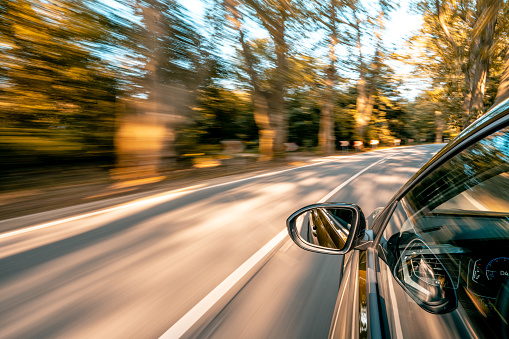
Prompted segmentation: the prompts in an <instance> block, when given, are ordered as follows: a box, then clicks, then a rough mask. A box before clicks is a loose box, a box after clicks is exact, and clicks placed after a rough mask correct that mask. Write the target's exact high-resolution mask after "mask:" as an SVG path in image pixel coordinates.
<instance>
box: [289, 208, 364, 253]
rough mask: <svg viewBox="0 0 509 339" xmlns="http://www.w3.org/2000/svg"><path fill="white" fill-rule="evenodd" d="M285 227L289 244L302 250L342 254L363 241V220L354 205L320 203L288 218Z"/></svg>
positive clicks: (360, 212) (362, 216)
mask: <svg viewBox="0 0 509 339" xmlns="http://www.w3.org/2000/svg"><path fill="white" fill-rule="evenodd" d="M286 226H287V228H288V233H289V235H290V237H291V238H292V240H293V241H294V242H295V243H296V244H297V245H298V246H299V247H301V248H303V249H305V250H308V251H312V252H318V253H326V254H345V253H348V252H349V251H350V250H352V249H353V248H354V247H355V246H357V245H358V244H359V242H360V240H361V239H362V238H363V237H364V233H365V230H366V219H365V217H364V213H362V210H361V209H360V207H359V206H357V205H354V204H347V203H319V204H312V205H309V206H306V207H303V208H301V209H299V210H298V211H296V212H295V213H293V214H292V215H290V217H289V218H288V219H287V220H286Z"/></svg>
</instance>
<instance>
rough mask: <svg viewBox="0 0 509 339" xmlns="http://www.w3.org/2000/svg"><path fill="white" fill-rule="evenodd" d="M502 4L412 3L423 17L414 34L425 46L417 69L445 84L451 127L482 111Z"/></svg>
mask: <svg viewBox="0 0 509 339" xmlns="http://www.w3.org/2000/svg"><path fill="white" fill-rule="evenodd" d="M506 7H507V5H506V4H504V2H503V1H502V0H477V1H474V0H470V1H462V2H452V1H440V0H433V1H419V2H417V3H416V9H417V10H418V11H420V12H421V13H423V16H424V25H423V28H422V29H421V31H420V33H419V34H418V36H417V37H414V41H418V40H420V41H422V42H423V46H424V47H425V49H424V50H425V55H424V56H423V58H422V59H421V60H420V61H419V63H420V64H421V66H420V68H421V70H422V71H424V72H426V73H428V74H427V76H429V74H430V73H431V74H432V75H433V76H432V77H433V79H434V86H435V87H438V86H444V88H445V91H444V94H445V95H447V96H448V97H449V98H444V102H445V101H447V102H448V103H447V106H448V107H447V109H446V110H445V111H446V112H447V118H448V120H449V122H450V123H451V124H452V125H454V126H457V127H459V128H465V127H466V126H468V125H469V124H470V123H471V122H472V121H473V120H474V119H475V118H477V117H478V116H479V115H481V114H482V113H483V112H484V111H485V106H486V105H485V100H484V97H485V94H486V88H487V86H489V84H488V83H487V82H488V80H489V78H490V75H489V72H490V69H493V67H492V63H493V61H494V60H495V59H497V58H499V54H500V53H501V49H500V44H501V43H503V41H504V38H503V35H504V29H503V27H505V25H506V24H505V21H506V20H507V19H506V17H507V16H505V15H501V13H503V12H505V11H507V8H506ZM504 52H505V51H504ZM453 102H454V104H453ZM451 104H452V105H451ZM458 111H461V114H457V113H455V112H458Z"/></svg>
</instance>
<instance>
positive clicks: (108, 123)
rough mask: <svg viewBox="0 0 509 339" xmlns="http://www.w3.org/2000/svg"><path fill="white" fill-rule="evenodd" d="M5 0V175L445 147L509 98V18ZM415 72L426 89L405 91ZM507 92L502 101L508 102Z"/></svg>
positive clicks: (141, 171) (0, 29)
mask: <svg viewBox="0 0 509 339" xmlns="http://www.w3.org/2000/svg"><path fill="white" fill-rule="evenodd" d="M196 4H199V6H200V8H199V9H197V10H196V12H194V11H190V10H188V9H187V8H186V7H185V6H183V5H182V2H180V1H176V0H136V1H134V0H83V1H82V0H0V20H1V25H0V49H1V53H0V65H1V66H0V82H1V85H0V154H1V159H0V161H1V162H2V166H1V167H2V170H0V171H2V173H10V172H12V171H19V170H20V169H23V170H30V169H37V168H50V169H51V168H54V167H55V166H60V168H61V167H62V166H82V165H87V166H88V165H90V166H96V167H99V168H102V169H105V170H109V171H110V173H112V175H113V176H114V177H118V178H123V177H130V176H150V175H157V173H161V171H166V170H173V169H180V168H187V167H191V166H193V165H194V166H204V167H205V166H214V165H215V164H219V163H221V161H222V160H224V159H227V158H231V157H236V156H239V155H238V154H244V155H246V156H248V155H249V156H252V157H253V158H256V159H258V160H259V161H262V160H268V159H272V158H274V157H280V156H284V154H285V153H286V152H287V151H289V150H292V149H295V148H296V147H295V145H294V144H296V145H298V147H299V150H301V151H309V152H315V153H318V154H333V153H334V152H336V150H341V149H342V147H340V145H341V144H340V142H341V141H348V142H349V148H350V149H351V148H352V145H353V144H352V142H353V141H354V140H360V141H363V142H364V144H365V145H367V146H368V147H369V142H370V140H379V141H380V145H382V146H394V145H395V140H396V139H401V140H402V144H409V143H412V142H415V143H417V142H435V141H436V142H442V141H443V140H444V139H446V138H451V137H453V136H454V135H456V134H457V133H459V132H460V131H461V130H462V129H463V128H465V127H466V126H468V125H469V124H470V123H471V122H472V121H474V120H475V119H476V118H477V117H479V116H480V115H482V114H483V113H485V112H486V111H487V109H488V108H489V107H491V106H492V105H493V104H494V103H495V102H496V101H497V102H499V101H501V100H502V99H504V98H505V97H506V95H507V93H506V92H507V90H508V89H507V83H508V78H509V74H507V71H508V67H507V66H508V64H509V49H508V48H507V47H508V44H507V42H508V39H509V37H508V24H509V23H508V20H509V16H508V15H507V14H508V13H507V12H508V9H509V5H508V4H507V3H505V2H504V1H501V0H477V1H474V0H464V1H453V0H448V1H442V0H428V1H413V2H411V9H412V11H413V12H414V13H420V14H422V17H423V25H422V27H421V28H420V30H418V31H416V32H413V33H412V36H411V37H410V38H409V39H408V40H407V42H406V47H407V48H406V50H407V51H408V52H407V53H395V52H394V50H393V49H391V47H390V46H386V45H385V44H384V38H383V37H384V30H385V26H386V24H387V22H388V21H389V20H397V18H394V17H391V15H392V14H393V13H394V11H395V10H396V8H397V6H398V4H396V3H394V2H393V1H385V0H376V1H357V0H323V1H318V0H308V1H304V0H286V1H273V0H203V1H202V2H200V1H196ZM397 63H400V64H405V65H407V66H412V67H413V79H412V81H416V80H417V81H421V82H422V90H421V91H420V92H419V93H418V94H417V95H416V96H414V97H413V98H410V99H409V96H408V95H406V96H405V94H404V92H405V86H406V85H405V84H406V81H408V79H405V78H404V77H402V76H400V75H398V73H397V72H395V70H394V69H393V67H394V65H396V64H397ZM497 93H498V97H497Z"/></svg>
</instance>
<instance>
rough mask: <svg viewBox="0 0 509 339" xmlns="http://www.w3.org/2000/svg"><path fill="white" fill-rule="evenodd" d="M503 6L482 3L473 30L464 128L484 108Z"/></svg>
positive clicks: (497, 2)
mask: <svg viewBox="0 0 509 339" xmlns="http://www.w3.org/2000/svg"><path fill="white" fill-rule="evenodd" d="M501 5H502V1H501V0H495V1H488V0H484V1H480V8H479V9H478V14H477V19H478V20H477V22H476V25H475V26H474V28H473V31H474V36H473V37H472V43H471V51H470V56H469V59H470V62H469V64H470V69H467V71H466V72H467V73H466V76H465V78H466V79H467V83H468V84H469V92H468V93H467V94H466V96H465V101H464V105H463V109H464V119H463V128H465V127H467V126H468V125H470V123H471V122H472V121H473V120H474V119H476V118H477V117H478V115H479V113H480V112H482V109H483V107H484V104H483V101H484V94H485V92H486V80H487V79H488V72H489V68H490V63H491V60H490V59H491V53H490V49H491V47H492V45H493V40H494V36H495V26H496V24H497V19H498V12H499V10H500V6H501Z"/></svg>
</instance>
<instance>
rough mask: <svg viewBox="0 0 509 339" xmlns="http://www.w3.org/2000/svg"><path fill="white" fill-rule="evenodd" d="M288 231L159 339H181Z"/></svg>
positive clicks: (343, 185)
mask: <svg viewBox="0 0 509 339" xmlns="http://www.w3.org/2000/svg"><path fill="white" fill-rule="evenodd" d="M388 158H389V157H387V158H384V159H381V160H378V161H377V162H375V163H373V164H371V165H369V166H368V167H365V168H364V169H363V170H361V171H360V172H358V173H357V174H355V175H354V176H352V177H350V178H349V179H348V180H346V181H345V182H343V183H342V184H341V185H339V186H338V187H336V188H335V189H333V190H332V191H331V192H329V193H328V194H327V195H326V196H325V197H323V198H322V199H320V201H319V202H325V201H327V200H328V199H330V198H331V197H332V196H333V195H334V194H336V193H337V192H338V191H339V190H340V189H342V188H343V187H345V186H346V185H348V184H349V183H350V182H352V180H354V179H355V178H357V177H358V176H359V175H361V174H362V173H364V172H366V171H367V170H369V169H370V168H371V167H373V166H375V165H377V164H379V163H380V162H381V161H383V160H385V159H388ZM287 234H288V231H287V230H286V228H285V229H283V230H282V231H281V232H279V233H278V235H276V236H275V237H274V238H272V240H271V241H269V242H268V243H267V244H266V245H265V246H263V247H262V248H261V249H259V250H258V252H256V253H255V254H253V255H252V256H251V257H250V258H249V259H248V260H247V261H246V262H244V263H243V264H242V265H240V267H239V268H237V269H236V270H235V271H234V272H233V273H232V274H230V275H229V276H228V277H227V278H226V279H225V280H223V282H221V283H220V284H219V285H218V286H217V287H216V288H214V289H213V290H212V291H211V292H210V293H209V294H207V295H206V296H205V297H204V298H203V299H202V300H201V301H200V302H199V303H198V304H196V305H195V306H194V307H193V308H192V309H191V310H189V311H188V312H187V313H186V314H185V315H184V316H183V317H182V318H180V319H179V320H178V321H177V322H176V323H175V324H174V325H173V326H172V327H170V328H169V329H168V330H167V331H166V332H165V333H164V334H163V335H162V336H160V337H159V339H175V338H180V337H182V336H183V335H184V334H185V333H186V332H187V331H188V330H189V329H190V328H191V327H192V326H193V325H194V324H195V323H196V322H197V321H198V320H199V319H200V318H201V317H202V316H203V315H205V313H207V312H208V311H209V310H210V309H211V308H212V306H214V305H215V304H216V303H217V302H218V301H219V300H220V299H221V298H222V297H223V296H224V295H225V294H226V293H227V292H228V291H229V290H230V289H232V288H233V286H234V285H235V284H236V283H238V282H239V281H240V279H242V278H243V277H244V276H245V275H246V274H247V273H248V272H249V271H250V270H251V269H252V268H253V267H254V266H255V265H256V264H257V263H259V262H260V261H261V260H262V259H263V258H264V257H265V256H266V255H267V254H269V253H270V252H271V251H272V250H273V249H274V248H275V247H276V246H277V245H278V244H279V243H280V242H281V241H282V240H283V239H285V238H286V235H287Z"/></svg>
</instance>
